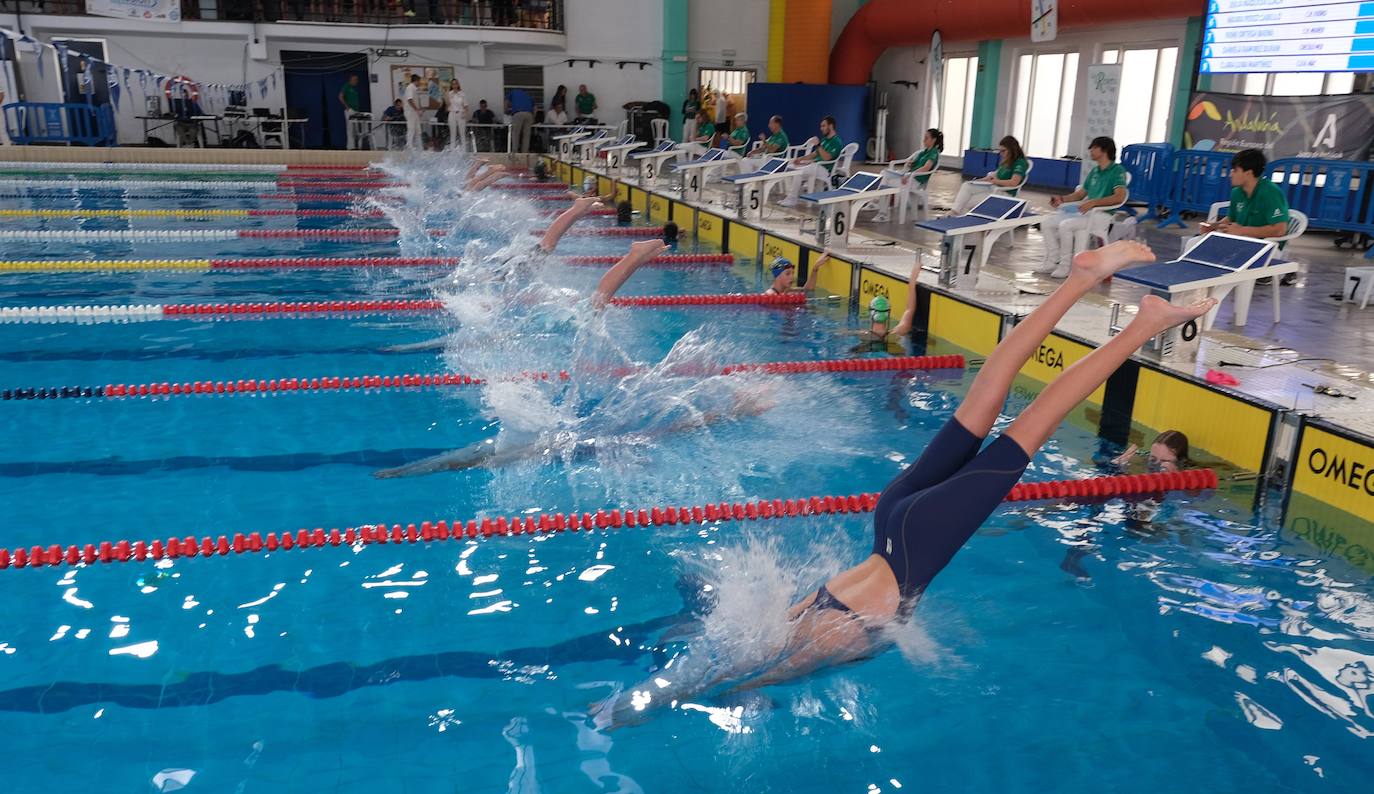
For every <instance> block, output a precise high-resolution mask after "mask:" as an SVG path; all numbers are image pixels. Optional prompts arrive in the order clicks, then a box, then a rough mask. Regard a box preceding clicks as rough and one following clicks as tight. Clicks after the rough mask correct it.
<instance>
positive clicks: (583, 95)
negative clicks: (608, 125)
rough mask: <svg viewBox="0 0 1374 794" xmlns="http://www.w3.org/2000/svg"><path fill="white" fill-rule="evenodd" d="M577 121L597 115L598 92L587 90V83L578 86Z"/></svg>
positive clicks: (576, 100)
mask: <svg viewBox="0 0 1374 794" xmlns="http://www.w3.org/2000/svg"><path fill="white" fill-rule="evenodd" d="M575 102H576V106H577V121H579V122H582V121H584V120H588V119H594V118H595V117H596V94H593V93H592V92H590V91H588V90H587V84H586V83H583V84H582V85H579V86H578V87H577V97H576V99H575Z"/></svg>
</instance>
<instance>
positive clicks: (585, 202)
mask: <svg viewBox="0 0 1374 794" xmlns="http://www.w3.org/2000/svg"><path fill="white" fill-rule="evenodd" d="M597 204H598V202H597V200H596V197H594V196H584V197H582V198H579V199H578V200H576V201H574V202H573V205H572V210H573V212H575V213H577V214H578V215H579V216H581V215H586V214H587V213H589V212H591V211H592V210H593V209H595V208H596V205H597Z"/></svg>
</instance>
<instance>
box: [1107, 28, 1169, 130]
mask: <svg viewBox="0 0 1374 794" xmlns="http://www.w3.org/2000/svg"><path fill="white" fill-rule="evenodd" d="M1177 68H1178V48H1177V47H1165V48H1164V49H1162V50H1160V51H1159V76H1158V77H1157V78H1155V96H1154V109H1153V110H1151V111H1150V136H1149V138H1147V141H1154V142H1161V141H1163V140H1164V138H1165V136H1166V135H1168V132H1169V112H1170V111H1172V110H1173V104H1174V103H1173V98H1174V73H1175V70H1176V69H1177ZM1118 143H1119V142H1118ZM1120 145H1124V144H1120Z"/></svg>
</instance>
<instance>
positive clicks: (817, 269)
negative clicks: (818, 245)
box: [802, 254, 830, 292]
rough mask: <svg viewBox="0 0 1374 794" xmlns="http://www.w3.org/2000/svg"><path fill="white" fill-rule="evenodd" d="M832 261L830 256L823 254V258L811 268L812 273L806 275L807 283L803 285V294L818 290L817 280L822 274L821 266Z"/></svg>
mask: <svg viewBox="0 0 1374 794" xmlns="http://www.w3.org/2000/svg"><path fill="white" fill-rule="evenodd" d="M829 261H830V254H821V258H820V259H817V260H816V263H815V264H813V265H812V266H811V272H809V273H807V274H806V283H805V284H803V285H802V292H810V291H811V290H813V289H815V288H816V279H817V278H818V277H819V276H820V274H821V266H822V265H824V264H825V263H826V262H829Z"/></svg>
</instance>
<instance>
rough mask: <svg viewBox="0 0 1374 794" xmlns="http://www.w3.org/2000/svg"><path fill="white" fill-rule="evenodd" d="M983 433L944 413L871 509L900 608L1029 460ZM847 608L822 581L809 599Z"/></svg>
mask: <svg viewBox="0 0 1374 794" xmlns="http://www.w3.org/2000/svg"><path fill="white" fill-rule="evenodd" d="M982 445H983V439H982V438H979V437H978V436H975V435H974V434H973V433H970V432H969V431H968V430H967V429H966V428H965V427H964V426H963V425H961V424H959V421H958V420H957V419H952V418H951V419H950V420H949V421H948V422H946V423H945V426H944V427H943V428H941V429H940V432H939V433H936V434H935V438H934V439H933V440H931V442H930V444H929V445H928V446H927V447H926V449H925V451H924V452H923V453H921V457H920V458H919V459H918V460H917V461H916V462H915V463H914V464H912V465H911V466H908V467H907V468H906V469H904V470H903V471H902V473H901V474H898V475H897V476H896V477H895V478H894V479H893V480H892V482H891V483H889V484H888V486H887V488H886V489H885V490H884V491H883V493H882V495H881V496H880V497H879V498H878V505H877V507H876V508H875V509H874V511H873V553H874V554H877V555H879V556H880V557H882V558H883V559H884V560H887V564H888V565H890V566H891V567H892V573H893V574H894V575H895V576H896V577H897V588H898V589H899V590H900V592H901V596H902V603H903V605H904V609H905V610H909V609H910V608H911V606H912V605H913V603H914V601H915V600H916V598H917V597H918V596H919V595H920V594H921V592H922V591H924V590H925V588H926V585H928V584H930V580H932V579H934V578H935V575H936V574H937V573H939V572H940V571H941V570H943V569H944V567H945V566H946V565H948V564H949V561H950V560H952V559H953V558H954V555H955V554H956V553H958V551H959V549H961V548H962V547H963V545H964V544H965V543H966V542H968V539H969V538H971V537H973V533H975V532H977V531H978V528H979V527H981V526H982V525H983V522H984V521H986V520H987V519H988V516H990V515H992V511H993V510H996V509H997V506H998V505H999V504H1001V503H1002V499H1003V498H1004V497H1005V496H1006V495H1007V493H1008V492H1010V491H1011V487H1012V486H1013V485H1015V484H1016V482H1017V481H1018V480H1020V479H1021V474H1022V472H1024V471H1025V470H1026V466H1027V465H1029V464H1030V458H1028V457H1027V456H1026V453H1025V450H1023V449H1021V447H1020V446H1019V445H1018V444H1017V443H1016V442H1015V441H1013V440H1012V439H1010V438H1008V437H1007V436H998V437H997V439H995V440H994V441H993V442H992V443H991V444H988V445H987V447H986V448H983V449H982V450H981V451H980V447H982ZM812 607H813V608H818V609H826V608H830V609H840V610H841V611H845V612H849V611H851V610H850V609H849V607H847V606H845V605H844V604H842V603H841V602H840V601H839V600H838V599H836V598H835V597H834V596H833V595H831V594H830V591H828V590H826V589H825V588H824V587H822V588H821V589H820V591H819V592H818V593H817V595H816V600H815V602H814V603H813V604H812Z"/></svg>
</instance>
